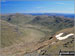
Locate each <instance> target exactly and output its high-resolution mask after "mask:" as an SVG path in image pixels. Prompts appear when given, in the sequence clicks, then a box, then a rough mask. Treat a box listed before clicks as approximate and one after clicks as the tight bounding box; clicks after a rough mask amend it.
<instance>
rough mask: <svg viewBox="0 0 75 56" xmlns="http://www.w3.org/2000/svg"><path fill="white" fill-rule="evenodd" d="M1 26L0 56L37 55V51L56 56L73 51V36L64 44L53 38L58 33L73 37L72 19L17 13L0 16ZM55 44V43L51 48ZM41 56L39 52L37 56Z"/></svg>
mask: <svg viewBox="0 0 75 56" xmlns="http://www.w3.org/2000/svg"><path fill="white" fill-rule="evenodd" d="M0 22H1V30H0V31H1V37H0V38H1V46H0V47H1V48H2V49H1V50H0V52H1V51H2V55H5V56H6V55H7V56H8V55H9V56H24V54H26V53H30V52H32V53H33V54H35V53H34V52H37V53H38V51H39V50H46V53H45V54H50V53H51V54H53V53H56V54H57V53H58V52H59V50H60V49H62V50H72V51H73V43H74V42H73V38H74V37H73V36H72V37H71V38H68V39H66V40H63V41H59V40H57V39H56V38H55V35H56V34H58V33H61V32H64V33H65V34H64V35H66V34H68V33H73V30H74V19H72V18H67V17H63V16H49V15H29V14H26V15H24V14H19V13H16V14H9V15H1V19H0ZM54 42H56V43H55V44H53V45H52V44H51V43H54ZM68 42H69V44H67V45H66V46H67V47H66V46H65V44H66V43H68ZM58 47H61V48H58ZM10 50H11V51H10ZM42 53H43V52H42V51H40V52H39V53H38V54H42ZM32 56H33V55H32ZM34 56H35V55H34Z"/></svg>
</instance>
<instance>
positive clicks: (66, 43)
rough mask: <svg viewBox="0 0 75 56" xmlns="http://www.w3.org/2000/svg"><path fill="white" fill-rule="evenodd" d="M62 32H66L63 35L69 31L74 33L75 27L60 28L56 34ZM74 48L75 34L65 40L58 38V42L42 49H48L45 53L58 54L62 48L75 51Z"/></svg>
mask: <svg viewBox="0 0 75 56" xmlns="http://www.w3.org/2000/svg"><path fill="white" fill-rule="evenodd" d="M62 32H63V33H64V35H62V37H63V36H65V35H67V34H69V33H74V27H72V28H66V29H63V30H60V31H58V32H57V33H56V34H55V35H57V34H59V33H62ZM54 42H55V40H54ZM74 48H75V47H74V36H71V37H69V38H67V39H65V40H61V41H60V40H58V41H56V43H54V45H48V46H47V47H44V48H42V49H41V50H46V53H45V54H53V56H58V55H59V51H60V50H62V51H74ZM54 53H55V54H54ZM40 54H42V52H40Z"/></svg>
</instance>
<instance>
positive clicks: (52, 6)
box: [1, 1, 74, 14]
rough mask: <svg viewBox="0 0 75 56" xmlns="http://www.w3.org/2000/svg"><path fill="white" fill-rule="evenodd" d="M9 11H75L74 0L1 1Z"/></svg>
mask: <svg viewBox="0 0 75 56" xmlns="http://www.w3.org/2000/svg"><path fill="white" fill-rule="evenodd" d="M1 12H2V13H3V14H7V13H74V1H8V2H1Z"/></svg>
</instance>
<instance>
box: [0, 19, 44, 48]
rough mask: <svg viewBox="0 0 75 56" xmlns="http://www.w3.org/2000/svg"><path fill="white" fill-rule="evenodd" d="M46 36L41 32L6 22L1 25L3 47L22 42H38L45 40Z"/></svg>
mask: <svg viewBox="0 0 75 56" xmlns="http://www.w3.org/2000/svg"><path fill="white" fill-rule="evenodd" d="M44 36H45V34H44V33H43V32H41V31H38V30H34V29H30V28H21V27H16V26H14V25H12V24H10V23H8V22H6V21H3V20H2V23H1V47H7V46H11V45H12V44H18V43H20V42H25V43H30V42H37V41H40V39H41V38H43V37H44Z"/></svg>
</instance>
